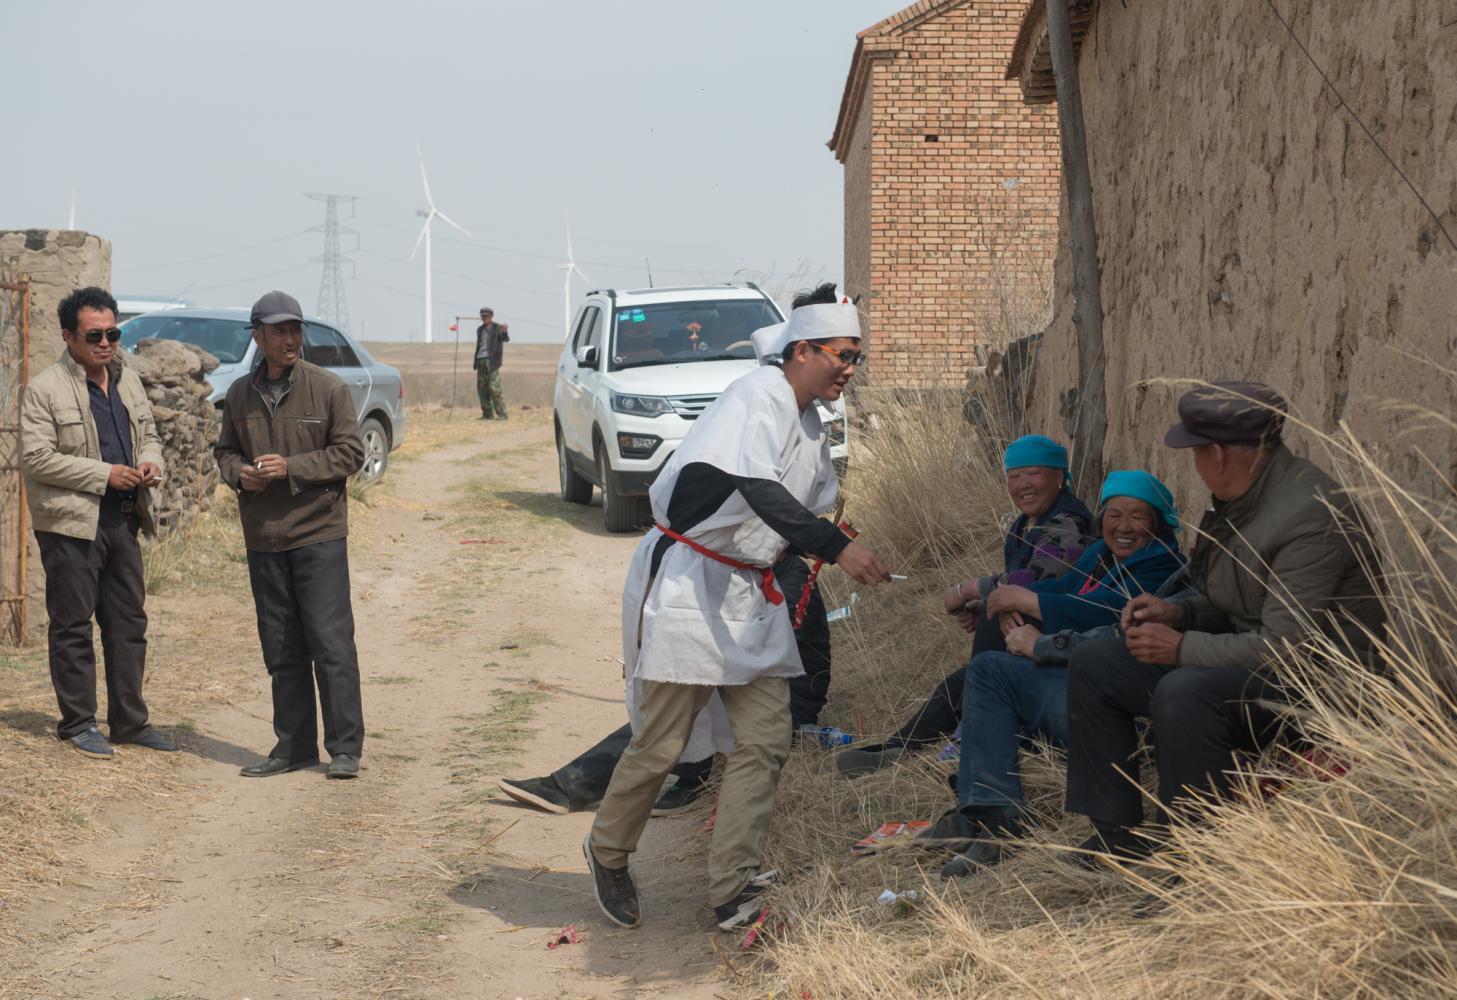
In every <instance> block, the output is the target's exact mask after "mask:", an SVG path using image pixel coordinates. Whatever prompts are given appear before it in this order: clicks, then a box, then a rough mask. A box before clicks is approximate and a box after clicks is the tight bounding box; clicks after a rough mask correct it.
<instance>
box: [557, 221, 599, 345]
mask: <svg viewBox="0 0 1457 1000" xmlns="http://www.w3.org/2000/svg"><path fill="white" fill-rule="evenodd" d="M562 221H563V222H565V223H566V224H567V259H566V260H565V261H563V262H562V263H561V264H558V265H557V266H558V267H560V268H561V269H562V329H563V331H564V332H563V337H570V336H571V335H572V275H573V274H576V275H577V277H579V278H581V279H582V280H583V281H585V282H586V283H587V284H589V285H590V284H591V283H592V279H591V278H589V277H587V276H586V275H585V274H583V273H582V269H581V268H580V267H578V266H577V262H576V260H575V259H573V256H572V220H571V219H570V218H568V217H567V210H566V209H565V208H564V209H562Z"/></svg>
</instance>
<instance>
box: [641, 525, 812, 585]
mask: <svg viewBox="0 0 1457 1000" xmlns="http://www.w3.org/2000/svg"><path fill="white" fill-rule="evenodd" d="M656 527H657V529H658V530H659V531H661V532H662V533H663V534H665V535H667V536H668V537H669V538H671V539H673V541H675V542H682V543H683V544H684V545H686V546H688V547H689V548H690V549H692V550H693V551H694V552H697V553H698V554H699V555H701V556H707V557H708V558H710V559H712V560H713V561H714V562H720V563H723V564H724V565H725V566H732V567H733V568H734V569H748V570H753V571H754V572H755V573H758V574H759V576H760V577H761V579H760V581H759V589H760V590H762V591H764V597H765V599H766V600H768V602H769V603H770V604H783V603H784V595H783V594H781V593H780V592H779V588H778V587H777V586H775V585H774V567H772V566H755V565H754V564H753V563H746V562H739V561H738V560H737V559H730V558H729V557H728V556H726V555H722V554H720V553H718V552H715V551H713V549H710V548H708V547H707V546H704V545H699V544H698V543H697V542H695V541H694V540H693V539H691V538H688V537H687V536H685V535H680V534H678V532H676V531H674V530H673V529H672V528H665V527H663V526H662V525H661V524H659V525H657V526H656Z"/></svg>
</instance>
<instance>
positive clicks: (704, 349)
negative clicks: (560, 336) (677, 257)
mask: <svg viewBox="0 0 1457 1000" xmlns="http://www.w3.org/2000/svg"><path fill="white" fill-rule="evenodd" d="M613 320H614V322H613V324H612V353H611V354H610V355H609V359H610V361H611V364H610V365H609V368H610V369H611V370H612V371H620V370H621V369H623V368H639V367H642V366H643V365H675V364H684V363H688V362H693V361H722V360H724V359H726V358H752V357H753V356H754V345H753V344H751V343H750V342H749V335H750V334H752V333H753V332H754V331H755V330H757V329H759V328H760V327H763V326H770V325H772V324H774V323H779V322H782V317H781V316H780V315H779V311H778V310H777V309H776V308H775V307H774V304H773V303H772V302H770V301H769V300H768V299H701V300H696V301H692V302H661V303H657V304H655V305H641V306H619V307H618V308H617V311H616V312H614V313H613Z"/></svg>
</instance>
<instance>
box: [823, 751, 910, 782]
mask: <svg viewBox="0 0 1457 1000" xmlns="http://www.w3.org/2000/svg"><path fill="white" fill-rule="evenodd" d="M905 753H906V748H905V747H888V746H884V745H881V744H872V745H870V746H865V747H850V748H849V749H848V750H841V751H840V752H839V753H837V754H835V768H836V769H837V770H838V771H839V772H840V773H841V774H843V775H844V776H845V777H847V778H858V777H860V776H861V775H864V774H870V773H871V772H873V771H879V770H880V769H881V768H884V767H890V765H892V764H894V763H895V762H896V761H898V760H900V759H901V758H902V757H904V756H905Z"/></svg>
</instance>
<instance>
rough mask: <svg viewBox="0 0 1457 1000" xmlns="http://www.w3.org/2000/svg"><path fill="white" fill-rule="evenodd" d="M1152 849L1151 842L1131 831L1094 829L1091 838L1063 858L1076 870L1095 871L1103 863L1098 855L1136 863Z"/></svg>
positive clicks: (1151, 851) (1152, 844)
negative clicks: (1106, 855) (1108, 855)
mask: <svg viewBox="0 0 1457 1000" xmlns="http://www.w3.org/2000/svg"><path fill="white" fill-rule="evenodd" d="M1154 847H1155V844H1154V842H1153V841H1152V840H1150V839H1149V838H1148V837H1146V836H1143V835H1141V834H1139V833H1137V832H1135V831H1133V830H1096V829H1095V830H1094V831H1093V835H1092V836H1091V837H1089V838H1088V839H1087V840H1085V841H1083V842H1082V843H1081V844H1079V845H1078V846H1077V850H1075V851H1067V852H1065V853H1064V854H1063V857H1064V858H1066V859H1067V861H1068V862H1069V863H1070V864H1072V865H1074V866H1076V867H1078V868H1083V869H1086V870H1088V871H1097V870H1098V869H1100V868H1102V867H1103V865H1104V863H1105V861H1104V859H1103V858H1101V857H1099V855H1102V854H1110V855H1112V856H1113V857H1114V858H1117V859H1118V860H1119V861H1128V862H1134V863H1136V862H1139V861H1142V860H1144V859H1145V858H1147V857H1148V856H1149V855H1150V854H1152V853H1153V852H1154ZM1090 852H1096V853H1090Z"/></svg>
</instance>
